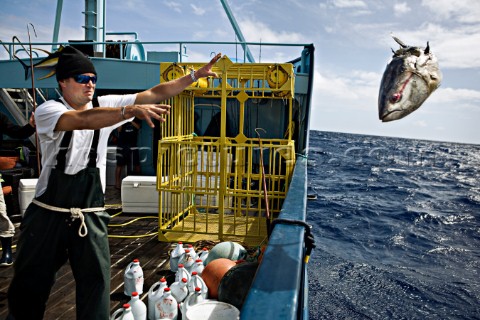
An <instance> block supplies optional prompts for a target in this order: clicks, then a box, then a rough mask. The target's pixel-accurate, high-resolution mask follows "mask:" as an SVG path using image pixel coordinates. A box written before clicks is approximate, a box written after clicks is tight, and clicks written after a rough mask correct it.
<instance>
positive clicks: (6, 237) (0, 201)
mask: <svg viewBox="0 0 480 320" xmlns="http://www.w3.org/2000/svg"><path fill="white" fill-rule="evenodd" d="M34 132H35V118H34V116H33V113H32V115H31V116H30V120H29V122H28V123H27V124H26V125H24V126H23V127H21V126H17V125H16V124H14V123H13V122H11V121H10V120H9V119H8V117H7V116H6V115H4V114H3V113H0V146H1V145H2V141H3V135H4V134H6V135H8V136H9V137H10V138H15V139H26V138H28V137H29V136H31V135H32V134H33V133H34ZM2 182H3V180H2V174H1V173H0V241H1V243H2V258H1V259H0V267H6V266H10V265H12V263H13V257H12V238H13V236H14V234H15V227H14V225H13V223H12V221H10V219H9V218H8V216H7V206H6V205H5V198H4V196H3V190H2Z"/></svg>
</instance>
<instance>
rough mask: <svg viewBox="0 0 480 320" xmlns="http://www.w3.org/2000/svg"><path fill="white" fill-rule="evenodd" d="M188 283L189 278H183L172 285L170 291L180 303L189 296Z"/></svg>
mask: <svg viewBox="0 0 480 320" xmlns="http://www.w3.org/2000/svg"><path fill="white" fill-rule="evenodd" d="M187 284H188V280H187V278H182V280H180V281H178V282H174V283H172V284H171V285H170V292H171V293H172V296H173V297H174V298H175V300H177V302H178V303H181V302H183V300H185V298H186V297H187V296H188V292H189V291H188V286H187Z"/></svg>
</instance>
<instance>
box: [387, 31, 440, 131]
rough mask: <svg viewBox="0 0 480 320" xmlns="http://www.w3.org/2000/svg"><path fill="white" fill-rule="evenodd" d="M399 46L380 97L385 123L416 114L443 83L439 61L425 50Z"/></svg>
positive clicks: (388, 67)
mask: <svg viewBox="0 0 480 320" xmlns="http://www.w3.org/2000/svg"><path fill="white" fill-rule="evenodd" d="M393 39H394V40H395V41H396V42H397V43H398V44H399V45H400V49H398V50H397V51H394V54H393V57H392V60H391V61H390V62H389V63H388V65H387V68H386V69H385V72H384V73H383V77H382V81H381V83H380V91H379V94H378V116H379V118H380V120H382V121H383V122H387V121H393V120H398V119H401V118H403V117H405V116H407V115H408V114H410V113H412V112H413V111H415V110H417V109H418V108H419V107H420V106H421V105H422V103H423V102H424V101H425V100H426V99H427V98H428V97H429V96H430V94H431V93H432V92H433V91H435V90H436V89H437V88H438V87H439V86H440V82H441V80H442V74H441V72H440V69H439V67H438V60H437V58H436V57H435V55H434V54H433V53H431V52H430V47H429V45H428V42H427V47H426V48H421V47H410V46H407V45H405V44H404V43H403V42H402V41H400V40H399V39H397V38H396V37H393Z"/></svg>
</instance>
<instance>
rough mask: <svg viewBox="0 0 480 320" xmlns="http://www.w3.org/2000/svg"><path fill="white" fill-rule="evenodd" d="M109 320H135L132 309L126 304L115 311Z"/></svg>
mask: <svg viewBox="0 0 480 320" xmlns="http://www.w3.org/2000/svg"><path fill="white" fill-rule="evenodd" d="M110 320H135V318H134V317H133V313H132V308H131V307H130V305H129V304H128V303H125V304H124V305H123V308H120V309H118V310H117V311H115V312H114V313H113V314H112V316H111V317H110Z"/></svg>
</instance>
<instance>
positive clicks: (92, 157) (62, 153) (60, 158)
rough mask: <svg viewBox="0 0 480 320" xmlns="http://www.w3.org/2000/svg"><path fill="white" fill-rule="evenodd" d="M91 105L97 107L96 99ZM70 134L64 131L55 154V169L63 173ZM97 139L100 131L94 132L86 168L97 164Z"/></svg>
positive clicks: (59, 100) (70, 132) (58, 100)
mask: <svg viewBox="0 0 480 320" xmlns="http://www.w3.org/2000/svg"><path fill="white" fill-rule="evenodd" d="M55 101H57V102H60V103H63V101H62V100H61V99H55ZM92 104H93V107H94V108H96V107H98V106H99V104H98V99H97V97H95V98H93V100H92ZM72 133H73V131H65V134H64V136H63V139H62V142H61V143H60V150H59V152H58V153H57V165H56V166H55V167H56V168H57V169H59V170H61V171H65V164H66V161H67V160H66V159H67V151H68V147H69V146H70V141H71V140H72ZM99 137H100V130H95V132H94V134H93V141H92V147H91V148H90V153H89V154H88V157H89V160H88V166H89V167H92V168H93V167H95V166H96V164H97V148H98V140H99Z"/></svg>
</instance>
